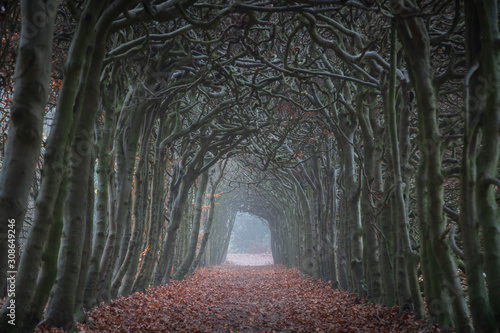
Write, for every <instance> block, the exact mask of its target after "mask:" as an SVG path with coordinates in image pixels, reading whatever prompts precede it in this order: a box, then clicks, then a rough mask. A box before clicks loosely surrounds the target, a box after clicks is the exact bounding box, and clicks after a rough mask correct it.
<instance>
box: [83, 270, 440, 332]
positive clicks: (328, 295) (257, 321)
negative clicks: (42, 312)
mask: <svg viewBox="0 0 500 333" xmlns="http://www.w3.org/2000/svg"><path fill="white" fill-rule="evenodd" d="M89 318H90V319H91V320H92V321H93V322H94V325H95V326H94V327H90V326H87V325H80V326H79V328H80V329H81V330H82V331H85V332H91V331H99V332H103V331H106V332H401V331H407V332H418V331H420V332H423V331H425V332H437V330H436V329H435V328H430V329H429V328H425V325H424V324H423V323H421V322H416V321H414V320H413V318H412V316H411V315H409V314H405V315H403V316H400V315H398V314H397V310H396V309H385V308H382V307H377V306H375V305H372V304H367V303H366V302H362V301H359V300H358V298H357V297H356V296H355V295H352V294H348V293H343V292H339V291H337V290H332V289H331V288H330V287H329V286H328V284H327V283H323V282H319V281H313V280H311V279H307V278H305V276H303V275H302V274H300V273H299V272H298V271H297V270H295V269H285V268H283V267H280V266H235V265H222V266H218V267H214V268H206V269H201V270H198V271H197V272H196V273H195V274H194V275H193V276H190V277H188V278H187V279H186V280H184V281H182V282H180V281H172V282H171V283H169V284H168V285H167V286H161V287H158V288H150V289H149V290H148V291H147V292H146V293H135V294H133V295H131V296H130V297H127V298H119V299H117V300H115V301H113V302H112V303H111V304H102V305H101V306H100V307H98V308H96V309H94V310H93V312H92V313H91V314H89Z"/></svg>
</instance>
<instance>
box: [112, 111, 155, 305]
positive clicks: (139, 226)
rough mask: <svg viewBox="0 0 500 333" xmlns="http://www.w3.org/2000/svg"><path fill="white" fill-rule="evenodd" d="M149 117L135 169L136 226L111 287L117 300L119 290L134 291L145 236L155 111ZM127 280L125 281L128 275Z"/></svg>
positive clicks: (134, 211)
mask: <svg viewBox="0 0 500 333" xmlns="http://www.w3.org/2000/svg"><path fill="white" fill-rule="evenodd" d="M148 113H149V114H148V115H146V118H147V119H146V121H145V122H144V125H143V130H142V134H141V144H140V146H141V148H140V150H139V161H138V163H137V166H136V169H135V182H134V202H133V217H134V219H133V220H134V225H133V229H132V235H131V237H130V242H129V243H128V244H126V245H125V246H126V249H127V252H126V254H125V258H124V260H123V263H122V264H121V266H120V269H119V270H118V273H117V274H116V276H115V277H114V278H113V283H112V285H111V297H112V298H115V297H116V295H117V294H118V289H120V295H121V296H126V295H128V294H129V293H130V290H131V289H132V283H133V281H134V280H133V279H134V277H135V273H136V268H137V264H138V260H139V257H138V254H139V253H140V249H141V244H140V241H141V239H142V236H143V230H144V224H145V220H146V216H145V215H146V211H145V210H143V209H142V208H143V202H147V200H148V188H149V182H148V153H149V141H150V136H151V131H152V130H153V124H154V120H155V118H154V113H155V112H154V111H153V110H149V111H148ZM127 274H128V276H127V278H126V279H125V277H126V275H127ZM124 282H126V283H125V284H123V283H124Z"/></svg>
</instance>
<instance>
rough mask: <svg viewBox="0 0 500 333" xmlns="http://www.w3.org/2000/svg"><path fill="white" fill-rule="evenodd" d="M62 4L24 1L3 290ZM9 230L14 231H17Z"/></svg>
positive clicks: (0, 230) (6, 171)
mask: <svg viewBox="0 0 500 333" xmlns="http://www.w3.org/2000/svg"><path fill="white" fill-rule="evenodd" d="M58 6H59V3H58V2H56V1H49V0H47V1H40V2H37V3H36V4H34V3H31V2H30V1H21V15H22V22H21V24H22V27H21V28H22V30H21V39H20V42H19V47H18V53H17V60H16V69H15V74H14V77H15V89H14V96H13V99H12V106H11V115H10V119H11V120H10V123H9V133H8V135H9V137H8V141H7V146H6V149H5V155H4V157H3V164H2V169H1V171H0V253H2V255H1V256H0V281H1V282H0V288H1V290H3V286H4V285H5V281H6V277H7V271H16V269H17V267H18V263H17V262H15V259H14V260H12V261H11V258H12V257H11V256H8V255H7V253H8V249H9V244H13V245H15V246H13V247H14V248H12V250H15V251H16V253H18V252H17V251H18V248H17V247H18V246H19V243H18V239H19V233H20V232H21V230H22V225H23V221H24V216H25V213H26V209H27V206H28V196H29V192H30V188H31V183H32V181H33V172H34V170H35V164H36V162H37V161H38V157H39V153H40V143H41V141H42V127H43V117H44V113H45V107H46V105H47V98H48V96H49V92H48V91H49V82H50V69H51V62H52V52H51V50H52V39H53V34H54V20H55V17H56V13H57V9H58ZM41 16H43V18H44V22H45V24H43V25H41V26H40V25H37V26H36V27H35V26H34V25H33V22H38V21H39V20H40V17H41ZM20 152H22V153H20ZM9 225H13V228H14V229H10V227H9ZM8 230H14V231H15V233H11V231H8ZM11 252H12V251H11ZM15 257H17V254H16V255H15ZM2 293H3V292H2ZM5 304H7V302H6V303H5ZM1 313H2V318H5V316H4V315H3V311H2V312H1ZM2 323H3V319H2Z"/></svg>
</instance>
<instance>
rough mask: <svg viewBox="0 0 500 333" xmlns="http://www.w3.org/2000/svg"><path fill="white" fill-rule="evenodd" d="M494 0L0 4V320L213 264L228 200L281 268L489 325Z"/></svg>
mask: <svg viewBox="0 0 500 333" xmlns="http://www.w3.org/2000/svg"><path fill="white" fill-rule="evenodd" d="M499 8H500V2H498V1H493V0H481V1H480V0H466V1H463V0H444V1H441V0H439V1H438V0H422V1H416V0H325V1H293V2H292V1H243V2H237V1H218V0H211V1H195V0H175V1H172V0H170V1H164V0H145V1H136V0H113V1H111V0H68V1H59V0H38V1H27V0H21V1H19V2H18V1H2V2H0V34H1V39H0V43H1V44H0V45H1V48H0V74H1V77H0V95H1V96H2V99H1V101H0V129H1V132H0V134H1V135H2V137H1V138H0V139H1V140H0V141H1V142H0V152H1V155H0V165H1V170H0V281H1V282H0V285H2V287H3V288H2V294H4V295H6V294H7V291H8V290H7V287H6V282H7V281H8V280H7V277H8V272H12V271H17V274H15V292H11V293H10V294H11V296H9V297H8V298H7V300H6V301H5V303H4V306H3V308H2V309H1V311H0V331H2V332H3V331H19V332H30V331H32V330H33V329H34V327H35V326H36V325H37V324H39V323H40V322H42V323H43V324H44V325H48V326H54V327H65V328H71V327H74V324H75V321H83V320H85V314H84V311H83V310H84V309H91V308H92V307H93V306H95V305H96V304H98V303H100V302H102V301H104V302H109V301H110V300H112V299H114V298H116V297H117V296H119V295H122V296H126V295H129V294H130V293H132V292H135V291H144V290H146V289H147V288H148V286H151V285H152V286H158V285H160V284H165V283H168V282H169V280H170V279H179V280H180V279H183V278H184V277H185V276H186V275H187V274H189V272H191V271H192V270H193V269H195V268H196V267H197V266H200V265H215V264H220V263H222V262H223V261H224V260H225V255H226V252H227V250H228V246H229V240H230V235H231V232H232V229H233V226H234V223H235V219H236V215H237V214H238V212H247V213H250V214H252V215H255V216H257V217H259V218H261V219H263V220H264V221H266V223H267V225H268V226H269V228H270V231H271V248H272V252H273V257H274V261H275V263H277V264H283V265H285V266H287V267H298V268H300V269H301V270H302V271H303V272H305V273H306V274H309V275H311V276H313V277H315V278H318V279H323V280H325V281H330V282H331V286H332V287H333V288H339V289H342V290H347V291H351V292H354V293H357V294H358V295H359V296H360V297H367V298H368V299H369V300H370V301H372V302H374V303H380V304H383V305H386V306H393V305H398V306H399V309H400V311H413V312H414V313H415V314H416V316H417V317H418V318H425V317H427V318H428V320H429V322H435V323H437V324H438V325H439V327H440V328H442V329H448V328H454V329H455V330H456V331H457V332H474V331H476V332H498V331H500V217H499V211H498V205H499V204H500V194H499V187H500V179H499V176H498V172H499V154H500V87H499V86H500V32H499V20H498V18H499ZM11 275H12V273H9V278H10V276H11ZM9 281H10V280H9ZM9 290H10V291H12V288H10V289H9ZM424 300H425V302H424ZM13 303H15V324H16V325H11V324H9V320H12V319H13V317H12V316H10V317H9V314H10V313H11V310H10V309H9V308H8V306H9V304H13Z"/></svg>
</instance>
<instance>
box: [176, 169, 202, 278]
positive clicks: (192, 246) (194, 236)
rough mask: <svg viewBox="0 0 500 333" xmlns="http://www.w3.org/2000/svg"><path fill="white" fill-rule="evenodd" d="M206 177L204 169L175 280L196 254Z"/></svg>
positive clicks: (188, 266)
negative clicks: (184, 251) (187, 242)
mask: <svg viewBox="0 0 500 333" xmlns="http://www.w3.org/2000/svg"><path fill="white" fill-rule="evenodd" d="M208 178H209V170H207V171H205V172H204V173H202V174H201V176H200V180H199V185H198V190H197V192H196V203H195V206H194V216H193V225H192V229H191V235H190V237H189V245H188V249H187V253H186V255H185V257H184V260H183V261H182V263H181V265H180V267H179V268H178V270H177V272H176V273H175V274H174V279H176V280H182V279H184V277H185V276H186V274H187V273H188V271H189V269H190V268H191V265H192V263H193V260H194V258H195V255H196V247H197V245H198V235H199V232H200V223H201V213H202V210H203V202H204V199H205V191H206V190H207V185H208Z"/></svg>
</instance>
